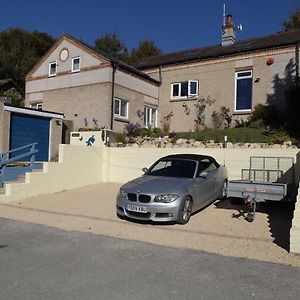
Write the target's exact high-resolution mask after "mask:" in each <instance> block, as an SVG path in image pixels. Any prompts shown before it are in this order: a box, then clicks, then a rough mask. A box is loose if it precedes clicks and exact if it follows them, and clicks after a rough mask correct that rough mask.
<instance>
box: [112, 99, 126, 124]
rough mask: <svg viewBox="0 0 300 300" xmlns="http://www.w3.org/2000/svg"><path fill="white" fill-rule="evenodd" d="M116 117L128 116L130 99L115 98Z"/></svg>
mask: <svg viewBox="0 0 300 300" xmlns="http://www.w3.org/2000/svg"><path fill="white" fill-rule="evenodd" d="M115 117H120V118H126V119H127V118H128V101H125V100H121V99H118V98H115Z"/></svg>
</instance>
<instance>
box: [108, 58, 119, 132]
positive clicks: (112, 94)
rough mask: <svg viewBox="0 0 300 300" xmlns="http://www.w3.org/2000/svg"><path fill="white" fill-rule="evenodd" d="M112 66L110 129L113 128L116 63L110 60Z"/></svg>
mask: <svg viewBox="0 0 300 300" xmlns="http://www.w3.org/2000/svg"><path fill="white" fill-rule="evenodd" d="M111 66H112V79H111V86H112V87H111V115H110V129H111V130H113V129H114V104H115V75H116V71H117V68H118V64H116V63H115V62H111Z"/></svg>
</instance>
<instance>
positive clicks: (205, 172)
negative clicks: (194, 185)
mask: <svg viewBox="0 0 300 300" xmlns="http://www.w3.org/2000/svg"><path fill="white" fill-rule="evenodd" d="M207 176H208V172H207V171H202V172H201V173H200V174H199V177H201V178H207Z"/></svg>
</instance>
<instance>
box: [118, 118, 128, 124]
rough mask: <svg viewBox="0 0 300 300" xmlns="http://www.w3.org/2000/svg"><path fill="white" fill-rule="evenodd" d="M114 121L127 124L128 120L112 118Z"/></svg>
mask: <svg viewBox="0 0 300 300" xmlns="http://www.w3.org/2000/svg"><path fill="white" fill-rule="evenodd" d="M114 121H118V122H122V123H129V120H128V119H127V118H122V117H114Z"/></svg>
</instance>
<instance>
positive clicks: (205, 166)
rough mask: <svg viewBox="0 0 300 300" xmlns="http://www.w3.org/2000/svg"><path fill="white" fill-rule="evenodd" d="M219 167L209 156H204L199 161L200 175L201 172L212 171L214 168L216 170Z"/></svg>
mask: <svg viewBox="0 0 300 300" xmlns="http://www.w3.org/2000/svg"><path fill="white" fill-rule="evenodd" d="M216 169H217V167H216V165H215V164H214V162H213V161H211V160H210V159H208V158H204V159H202V160H201V161H200V162H199V167H198V176H199V175H200V173H201V172H203V171H205V172H208V173H210V172H212V171H214V170H216Z"/></svg>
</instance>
